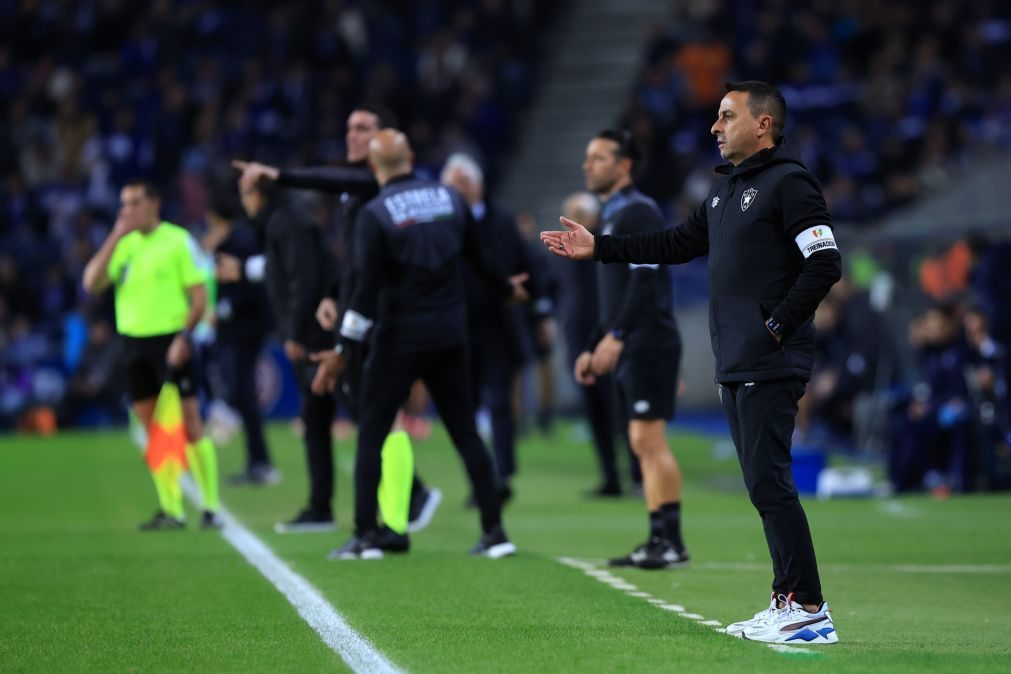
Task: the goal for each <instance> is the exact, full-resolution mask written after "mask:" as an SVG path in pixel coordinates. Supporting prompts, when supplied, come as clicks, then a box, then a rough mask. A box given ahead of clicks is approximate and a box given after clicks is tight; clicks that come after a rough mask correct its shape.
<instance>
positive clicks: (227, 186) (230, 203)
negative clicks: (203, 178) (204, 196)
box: [208, 182, 242, 220]
mask: <svg viewBox="0 0 1011 674" xmlns="http://www.w3.org/2000/svg"><path fill="white" fill-rule="evenodd" d="M208 209H209V210H210V211H211V212H212V213H215V214H217V216H218V217H220V218H223V219H224V220H234V219H235V218H237V217H239V214H240V213H242V206H241V204H240V202H239V193H238V190H236V189H235V183H234V182H228V183H219V184H216V185H212V186H211V199H210V204H209V206H208Z"/></svg>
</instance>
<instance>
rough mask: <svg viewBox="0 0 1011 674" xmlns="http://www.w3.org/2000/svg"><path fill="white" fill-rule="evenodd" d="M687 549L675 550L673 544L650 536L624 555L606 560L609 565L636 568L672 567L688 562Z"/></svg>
mask: <svg viewBox="0 0 1011 674" xmlns="http://www.w3.org/2000/svg"><path fill="white" fill-rule="evenodd" d="M688 559H689V557H688V551H687V550H684V549H682V550H677V549H676V548H675V547H674V544H673V543H671V542H670V541H668V540H665V539H663V538H660V537H659V536H651V537H650V539H649V540H648V541H646V542H645V543H643V544H642V545H640V546H639V547H637V548H636V549H635V550H633V551H632V552H630V553H629V554H627V555H626V556H624V557H618V558H616V559H612V560H610V561H609V562H608V565H609V566H632V567H635V568H637V569H648V570H656V569H673V568H676V567H679V566H684V565H686V564H687V563H688Z"/></svg>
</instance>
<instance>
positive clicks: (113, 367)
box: [59, 317, 126, 425]
mask: <svg viewBox="0 0 1011 674" xmlns="http://www.w3.org/2000/svg"><path fill="white" fill-rule="evenodd" d="M121 348H122V345H121V343H120V339H119V335H117V334H116V330H115V328H114V327H113V325H112V323H110V322H109V321H108V320H106V319H105V318H104V317H98V318H93V319H92V320H91V321H90V322H89V324H88V342H87V346H85V349H84V353H83V355H82V357H81V368H80V369H79V370H77V372H75V373H74V375H73V376H72V377H71V378H70V382H69V383H68V384H67V394H66V396H65V397H64V399H63V402H62V405H61V407H60V414H59V418H60V424H61V425H68V424H79V423H84V424H88V425H91V424H93V423H99V422H103V421H104V422H111V421H121V420H123V419H125V418H126V414H125V413H124V411H123V407H122V405H121V402H122V401H121V398H122V396H123V387H122V385H121V382H122V379H121V372H120V357H119V356H120V351H121Z"/></svg>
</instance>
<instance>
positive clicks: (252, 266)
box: [245, 255, 267, 281]
mask: <svg viewBox="0 0 1011 674" xmlns="http://www.w3.org/2000/svg"><path fill="white" fill-rule="evenodd" d="M266 271H267V257H266V256H265V255H254V256H253V257H249V258H246V269H245V272H246V278H247V279H248V280H250V281H262V280H263V277H264V273H265V272H266Z"/></svg>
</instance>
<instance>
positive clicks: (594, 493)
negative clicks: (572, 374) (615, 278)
mask: <svg viewBox="0 0 1011 674" xmlns="http://www.w3.org/2000/svg"><path fill="white" fill-rule="evenodd" d="M562 212H563V214H564V215H565V217H567V218H570V219H572V220H575V221H577V222H584V223H587V227H588V228H589V230H590V231H598V230H599V229H600V222H599V219H600V218H599V214H600V202H598V201H597V199H596V197H594V196H593V195H592V194H589V193H586V192H576V193H575V194H572V195H570V196H569V197H568V198H567V199H566V200H565V202H564V204H563V206H562ZM558 274H559V276H561V282H560V284H559V285H560V289H561V301H560V302H559V313H560V314H561V316H562V320H561V323H562V326H563V330H564V334H565V344H566V348H567V350H568V357H569V367H570V368H574V367H575V363H576V359H577V358H578V357H579V354H581V353H583V351H584V349H586V345H587V343H588V342H589V341H590V336H591V335H592V334H593V332H594V330H596V329H597V326H598V325H599V324H600V306H599V305H600V300H599V296H598V293H597V271H596V265H595V264H593V263H592V261H589V260H581V261H579V262H576V263H574V264H567V265H565V266H564V267H563V268H561V269H559V270H558ZM579 388H580V389H581V391H582V394H583V413H584V414H585V416H586V420H587V421H588V422H589V424H590V430H591V432H592V435H593V444H594V448H595V449H596V451H597V459H598V462H599V465H600V484H599V485H598V486H596V487H594V488H593V489H591V490H589V491H588V492H587V495H588V496H590V497H604V498H607V497H615V496H621V494H622V489H621V479H620V478H619V477H618V459H617V455H616V453H615V449H614V448H615V440H616V437H615V435H616V434H615V426H614V425H615V419H614V416H615V415H614V391H613V385H612V382H611V377H610V376H609V375H608V376H603V377H597V381H596V383H595V384H593V385H591V386H580V387H579ZM626 444H627V443H626ZM629 458H630V461H631V462H633V463H634V464H635V466H636V467H637V466H638V463H639V460H638V459H636V458H635V456H633V455H632V454H631V452H629ZM639 483H640V484H641V483H642V477H641V475H640V477H639Z"/></svg>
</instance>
